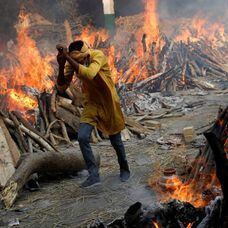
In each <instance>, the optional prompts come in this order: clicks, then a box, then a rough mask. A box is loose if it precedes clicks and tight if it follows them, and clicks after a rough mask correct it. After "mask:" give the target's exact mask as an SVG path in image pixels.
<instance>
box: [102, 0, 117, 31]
mask: <svg viewBox="0 0 228 228" xmlns="http://www.w3.org/2000/svg"><path fill="white" fill-rule="evenodd" d="M103 12H104V18H105V27H106V29H108V30H109V31H110V34H112V35H113V34H114V32H115V10H114V0H103Z"/></svg>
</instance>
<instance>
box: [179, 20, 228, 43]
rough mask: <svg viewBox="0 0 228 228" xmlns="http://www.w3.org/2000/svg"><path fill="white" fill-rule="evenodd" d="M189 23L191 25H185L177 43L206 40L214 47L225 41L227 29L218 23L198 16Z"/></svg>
mask: <svg viewBox="0 0 228 228" xmlns="http://www.w3.org/2000/svg"><path fill="white" fill-rule="evenodd" d="M187 23H189V25H186V24H185V25H184V27H183V29H182V30H181V32H180V34H179V35H177V36H176V38H175V40H176V41H183V42H189V41H190V42H198V41H200V40H201V39H205V40H207V41H209V42H210V43H211V44H212V45H217V43H218V42H221V41H225V28H224V26H223V25H222V24H220V23H218V22H216V23H215V22H214V23H212V22H210V21H209V19H206V18H201V17H199V16H196V17H194V18H193V19H192V20H191V21H188V22H187Z"/></svg>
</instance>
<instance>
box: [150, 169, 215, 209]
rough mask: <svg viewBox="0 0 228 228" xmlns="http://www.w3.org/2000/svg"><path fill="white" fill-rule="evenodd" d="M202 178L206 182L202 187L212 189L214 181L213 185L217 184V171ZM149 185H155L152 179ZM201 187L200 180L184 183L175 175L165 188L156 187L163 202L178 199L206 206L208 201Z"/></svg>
mask: <svg viewBox="0 0 228 228" xmlns="http://www.w3.org/2000/svg"><path fill="white" fill-rule="evenodd" d="M201 178H202V183H204V186H201V187H203V189H204V190H208V189H211V187H212V183H213V185H217V182H216V181H217V178H216V174H215V172H212V173H211V174H208V176H206V177H203V176H202V177H201ZM205 180H206V181H205ZM150 181H151V182H150ZM205 183H206V184H205ZM149 185H150V186H151V187H155V185H154V182H153V181H152V180H149ZM218 186H219V185H218ZM201 187H200V186H199V183H198V180H190V181H188V182H186V183H182V181H181V180H180V179H179V178H178V176H175V178H170V179H167V181H166V186H165V189H162V191H161V188H160V187H159V188H158V187H156V191H157V192H158V193H159V197H161V199H160V200H161V201H162V202H167V201H170V200H172V199H177V200H180V201H183V202H189V203H191V204H192V205H194V206H195V207H205V206H206V205H207V204H208V201H207V199H205V198H203V194H202V190H201V189H202V188H201ZM164 190H165V191H164Z"/></svg>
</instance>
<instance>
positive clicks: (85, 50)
mask: <svg viewBox="0 0 228 228" xmlns="http://www.w3.org/2000/svg"><path fill="white" fill-rule="evenodd" d="M76 42H77V41H76ZM82 42H83V45H82V48H81V50H80V51H78V50H73V51H71V52H70V56H71V57H72V58H73V59H75V60H76V61H78V62H81V61H83V60H84V59H85V58H86V57H87V56H88V55H90V48H89V46H88V44H87V43H86V42H84V41H82Z"/></svg>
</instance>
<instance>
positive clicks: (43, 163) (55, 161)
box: [1, 151, 100, 208]
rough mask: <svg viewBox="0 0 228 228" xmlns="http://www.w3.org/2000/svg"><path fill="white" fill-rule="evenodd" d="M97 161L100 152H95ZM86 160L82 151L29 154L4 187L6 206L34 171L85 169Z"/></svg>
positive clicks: (52, 171)
mask: <svg viewBox="0 0 228 228" xmlns="http://www.w3.org/2000/svg"><path fill="white" fill-rule="evenodd" d="M94 156H95V160H96V163H97V164H98V165H99V163H100V159H99V155H98V153H94ZM85 168H86V166H85V162H84V159H83V157H82V154H81V152H79V151H73V152H60V153H56V152H53V151H48V152H46V153H33V154H29V155H27V156H26V157H25V158H24V159H23V161H22V163H21V164H20V166H19V167H18V168H17V170H16V171H15V172H14V175H13V176H12V177H11V178H10V179H9V181H8V182H7V184H6V186H5V187H4V189H3V191H2V193H1V195H2V197H1V199H2V201H3V203H4V205H5V206H6V208H10V207H11V206H12V205H13V203H14V202H15V200H16V199H17V197H18V196H19V193H20V191H21V189H22V188H23V186H24V185H25V183H26V182H27V180H28V179H29V177H30V176H31V175H32V174H33V173H39V174H42V173H48V172H50V173H54V172H62V173H70V172H77V171H80V170H82V169H85Z"/></svg>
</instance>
